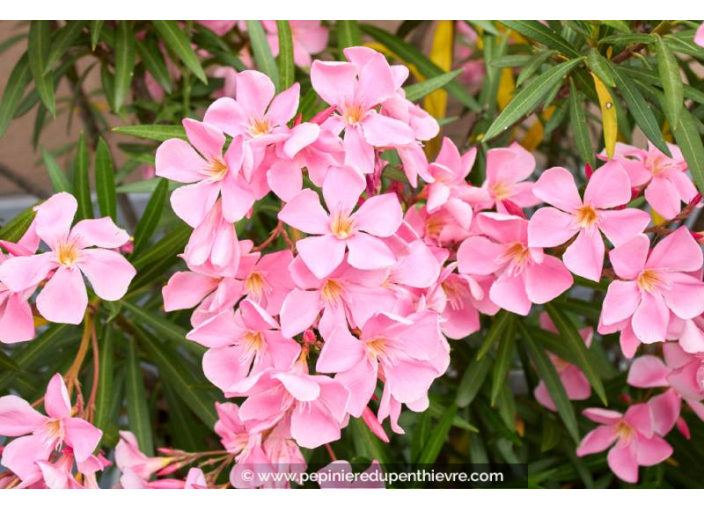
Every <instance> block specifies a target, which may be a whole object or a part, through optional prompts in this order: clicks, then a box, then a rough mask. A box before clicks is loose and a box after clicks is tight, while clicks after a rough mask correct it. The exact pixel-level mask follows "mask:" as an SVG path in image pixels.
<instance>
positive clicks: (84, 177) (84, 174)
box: [73, 132, 93, 220]
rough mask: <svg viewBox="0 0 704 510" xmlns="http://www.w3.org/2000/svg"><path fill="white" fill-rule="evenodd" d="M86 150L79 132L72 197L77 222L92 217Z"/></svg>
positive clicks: (84, 140) (82, 136) (83, 137)
mask: <svg viewBox="0 0 704 510" xmlns="http://www.w3.org/2000/svg"><path fill="white" fill-rule="evenodd" d="M89 166H90V164H89V161H88V148H87V147H86V138H85V136H84V135H83V133H82V132H81V136H80V138H79V139H78V148H77V149H76V163H75V166H74V169H73V196H75V197H76V201H77V202H78V212H77V215H76V219H77V220H83V219H86V218H92V217H93V205H92V204H91V201H90V175H89V171H88V170H89Z"/></svg>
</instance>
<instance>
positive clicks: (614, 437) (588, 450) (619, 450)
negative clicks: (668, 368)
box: [577, 404, 672, 483]
mask: <svg viewBox="0 0 704 510" xmlns="http://www.w3.org/2000/svg"><path fill="white" fill-rule="evenodd" d="M583 414H584V415H585V416H586V417H587V418H589V419H590V420H592V421H593V422H596V423H599V424H600V425H599V426H598V427H597V428H595V429H594V430H592V431H591V432H590V433H589V434H587V435H586V436H585V437H584V439H582V443H581V444H580V445H579V448H577V455H578V456H579V457H583V456H585V455H590V454H592V453H598V452H602V451H604V450H606V449H607V448H611V449H610V450H609V454H608V456H607V461H608V463H609V467H610V468H611V471H613V472H614V474H615V475H616V476H618V477H619V478H620V479H621V480H623V481H625V482H628V483H636V482H638V466H654V465H656V464H659V463H661V462H662V461H664V460H665V459H667V458H668V457H670V455H672V447H671V446H670V445H669V444H668V443H667V442H666V441H665V440H664V439H663V438H662V437H660V435H659V434H658V433H657V432H656V431H655V429H654V422H653V411H652V409H651V407H650V406H649V405H648V404H635V405H632V406H631V407H629V408H628V410H627V411H626V414H621V413H619V412H616V411H610V410H607V409H595V408H590V409H586V410H585V411H584V413H583ZM614 443H615V444H614Z"/></svg>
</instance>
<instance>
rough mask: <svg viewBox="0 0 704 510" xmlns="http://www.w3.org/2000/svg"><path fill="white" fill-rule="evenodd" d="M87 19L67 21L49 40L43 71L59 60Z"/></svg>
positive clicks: (46, 70) (49, 68)
mask: <svg viewBox="0 0 704 510" xmlns="http://www.w3.org/2000/svg"><path fill="white" fill-rule="evenodd" d="M86 23H87V21H81V20H77V21H67V22H66V25H64V26H63V27H62V28H61V29H59V31H58V32H56V35H55V36H54V39H53V40H52V41H51V49H50V50H49V55H48V57H47V59H46V67H45V68H44V72H45V73H48V72H49V71H51V70H52V68H53V67H54V66H55V65H56V64H57V63H58V62H59V60H61V57H63V56H64V53H66V51H67V50H68V49H69V48H70V47H71V45H72V44H73V42H74V41H75V40H76V39H77V38H78V36H79V35H80V34H81V30H83V27H84V26H86Z"/></svg>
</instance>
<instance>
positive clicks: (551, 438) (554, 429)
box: [540, 412, 561, 453]
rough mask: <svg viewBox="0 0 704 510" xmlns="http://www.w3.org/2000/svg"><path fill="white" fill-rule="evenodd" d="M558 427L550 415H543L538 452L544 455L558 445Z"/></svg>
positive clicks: (559, 437) (559, 436)
mask: <svg viewBox="0 0 704 510" xmlns="http://www.w3.org/2000/svg"><path fill="white" fill-rule="evenodd" d="M560 432H561V431H560V427H559V426H558V424H557V422H556V421H555V420H554V419H553V418H552V416H551V415H550V413H547V412H545V413H543V434H542V437H541V439H540V452H541V453H545V452H548V451H550V450H552V449H553V448H555V447H556V446H557V445H558V444H560V439H561V434H560Z"/></svg>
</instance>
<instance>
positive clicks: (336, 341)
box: [315, 325, 365, 373]
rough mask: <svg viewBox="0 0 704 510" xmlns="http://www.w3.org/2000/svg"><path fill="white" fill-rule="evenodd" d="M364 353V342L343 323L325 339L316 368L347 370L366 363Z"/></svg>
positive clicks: (328, 370)
mask: <svg viewBox="0 0 704 510" xmlns="http://www.w3.org/2000/svg"><path fill="white" fill-rule="evenodd" d="M364 355H365V347H364V342H363V341H361V340H359V339H357V338H355V337H354V336H352V335H351V334H350V332H349V331H348V330H347V327H346V326H344V325H341V326H339V327H337V328H336V329H335V331H333V332H332V333H331V334H330V335H328V337H327V338H326V339H325V343H324V344H323V348H322V349H321V351H320V356H319V357H318V362H317V364H316V366H315V368H316V370H317V371H318V372H326V373H336V372H345V371H347V370H351V369H352V368H354V367H355V366H356V365H357V364H361V363H364Z"/></svg>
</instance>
